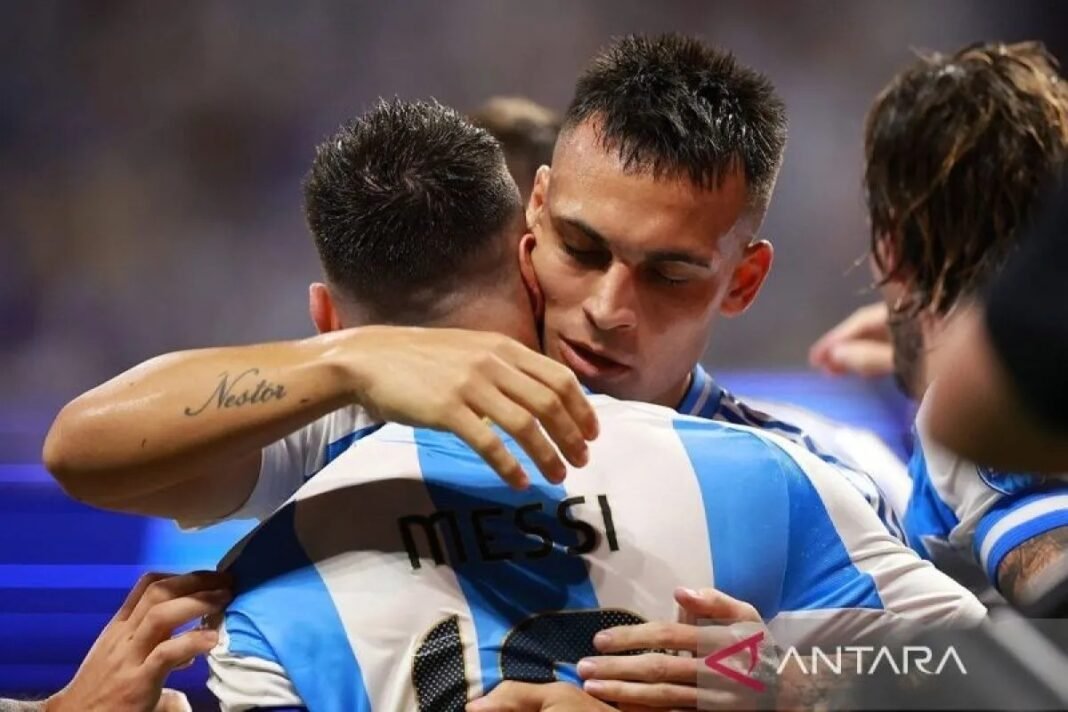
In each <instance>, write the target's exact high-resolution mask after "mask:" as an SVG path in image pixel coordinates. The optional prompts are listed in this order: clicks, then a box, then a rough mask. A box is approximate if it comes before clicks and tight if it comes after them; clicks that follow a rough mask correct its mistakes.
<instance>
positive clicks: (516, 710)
mask: <svg viewBox="0 0 1068 712" xmlns="http://www.w3.org/2000/svg"><path fill="white" fill-rule="evenodd" d="M539 693H540V686H538V685H531V684H528V683H525V682H512V681H507V680H506V681H505V682H502V683H501V684H499V685H497V687H495V688H493V691H492V692H490V693H489V694H488V695H486V696H485V697H479V698H478V699H477V700H473V701H471V702H468V703H467V707H465V708H464V710H465V712H523V711H524V710H535V711H537V710H540V709H541V703H542V699H541V695H540V694H539Z"/></svg>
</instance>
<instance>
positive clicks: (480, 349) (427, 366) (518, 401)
mask: <svg viewBox="0 0 1068 712" xmlns="http://www.w3.org/2000/svg"><path fill="white" fill-rule="evenodd" d="M338 338H339V347H340V348H346V349H348V350H350V351H351V357H349V358H350V359H351V364H352V365H351V369H352V373H353V376H354V378H355V381H356V393H357V394H358V395H357V398H358V400H359V402H360V403H361V405H363V406H364V407H365V408H367V409H368V410H369V411H370V412H371V413H372V414H374V415H375V416H377V417H379V418H381V419H383V420H389V421H394V422H399V423H405V424H407V425H414V426H418V427H428V428H435V429H438V430H448V431H451V432H453V433H455V434H456V435H458V436H459V437H460V438H461V439H462V440H463V441H464V442H466V443H467V444H468V445H470V446H471V448H472V449H474V450H475V452H477V453H478V454H479V455H481V456H482V458H483V459H484V460H485V461H486V462H487V463H489V465H490V466H491V467H492V468H493V469H494V470H496V471H497V474H498V475H500V477H501V478H502V479H503V480H504V481H505V482H507V483H508V484H510V485H512V486H514V487H518V488H524V487H526V486H527V485H529V483H530V480H529V477H528V476H527V474H526V473H525V472H524V471H523V469H522V467H521V466H520V465H519V462H518V460H516V458H515V457H514V456H513V455H512V454H511V453H510V452H509V451H508V449H507V447H506V446H505V445H504V443H503V442H502V440H501V438H500V437H499V436H498V435H497V434H496V433H495V432H494V431H493V429H492V428H491V427H490V424H489V423H488V422H487V420H488V421H490V422H492V423H496V424H497V425H499V426H500V427H501V428H503V429H504V430H505V431H506V432H508V433H509V434H511V435H512V437H514V438H515V439H516V441H517V442H518V443H519V444H520V445H521V446H522V447H523V449H524V450H525V451H526V452H527V454H528V455H530V457H531V459H532V460H533V461H534V464H535V465H537V467H538V469H539V470H541V472H542V473H543V474H544V475H545V477H546V478H547V479H548V480H549V481H550V482H553V483H559V482H560V481H562V480H563V479H564V476H565V475H566V473H567V470H566V467H565V465H564V463H563V461H562V460H561V459H560V455H559V454H558V453H557V451H556V449H555V448H554V447H553V445H552V443H550V442H549V438H551V439H552V442H554V443H556V445H557V446H558V447H559V448H560V452H561V453H563V456H564V457H565V458H567V460H568V462H570V463H571V464H572V465H574V466H576V467H582V466H583V465H585V464H586V461H587V458H588V456H589V455H588V450H587V446H586V441H587V440H592V439H594V438H595V437H597V427H598V426H597V416H596V414H595V413H594V411H593V408H592V407H591V406H590V404H589V402H588V401H587V400H586V397H585V395H584V394H583V393H582V388H581V387H580V386H579V383H578V380H577V379H576V378H575V375H574V374H573V373H571V371H570V370H569V369H568V368H567V367H566V366H563V365H561V364H559V363H556V362H555V361H553V360H552V359H549V358H547V357H545V356H543V355H541V354H539V353H537V352H535V351H531V350H530V349H528V348H526V347H525V346H523V345H521V344H519V343H518V342H517V341H515V340H513V339H510V338H508V337H506V336H502V335H500V334H494V333H491V332H482V331H462V330H457V329H417V328H406V327H369V328H366V329H358V330H352V331H350V332H347V333H346V332H339V336H338ZM346 339H347V340H346ZM342 358H345V356H344V355H342ZM539 424H540V425H541V426H542V427H544V429H545V432H542V429H541V428H539V427H538V426H539ZM546 433H547V434H548V438H547V437H546Z"/></svg>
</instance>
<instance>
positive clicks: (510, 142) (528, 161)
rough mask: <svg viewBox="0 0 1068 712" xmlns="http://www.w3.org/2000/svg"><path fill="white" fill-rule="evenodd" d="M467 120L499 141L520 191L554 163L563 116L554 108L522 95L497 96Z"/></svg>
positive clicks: (472, 113) (469, 115) (473, 112)
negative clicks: (544, 167) (541, 168)
mask: <svg viewBox="0 0 1068 712" xmlns="http://www.w3.org/2000/svg"><path fill="white" fill-rule="evenodd" d="M468 117H469V118H470V119H471V123H473V124H474V125H475V126H480V127H482V128H484V129H486V130H487V131H489V132H490V133H491V134H493V137H494V138H495V139H497V140H498V141H500V143H501V148H503V149H504V158H505V161H507V163H508V170H509V171H511V173H512V177H513V178H514V179H515V182H516V183H518V184H519V185H520V187H521V188H522V186H529V185H531V184H532V183H533V182H534V172H535V171H537V170H538V167H539V166H547V165H549V164H550V163H552V159H553V147H554V146H555V145H556V136H557V134H558V133H560V116H559V115H558V114H557V113H556V112H555V111H553V110H552V109H548V108H546V107H544V106H541V105H540V104H537V103H535V102H533V101H531V100H530V99H527V98H525V97H521V96H494V97H491V98H489V99H487V100H486V102H485V103H484V104H482V105H481V106H480V107H478V108H477V109H475V110H474V111H472V112H471V113H470V114H468Z"/></svg>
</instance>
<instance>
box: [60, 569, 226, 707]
mask: <svg viewBox="0 0 1068 712" xmlns="http://www.w3.org/2000/svg"><path fill="white" fill-rule="evenodd" d="M229 586H230V578H229V576H227V575H226V574H221V573H216V572H214V571H198V572H195V573H191V574H185V575H183V576H173V575H168V574H146V575H145V576H142V577H141V580H140V581H138V582H137V585H136V586H134V588H133V590H132V591H131V592H130V594H129V595H128V596H127V597H126V601H125V603H123V604H122V607H121V608H119V611H118V613H116V614H115V617H114V618H112V619H111V622H110V623H108V625H107V626H106V627H105V628H104V631H103V632H102V633H101V634H100V637H99V638H97V639H96V642H95V643H94V644H93V647H92V648H91V649H90V650H89V654H88V655H86V657H85V660H84V661H83V662H82V665H81V667H79V668H78V672H77V673H76V674H75V675H74V679H73V680H71V682H70V684H69V685H67V686H66V687H65V688H64V689H63V690H61V691H59V692H57V693H56V694H55V695H53V696H52V697H50V698H49V699H48V700H47V701H46V702H45V709H46V710H47V712H178V711H179V710H183V709H188V702H187V701H185V696H184V695H181V694H180V693H174V692H173V691H168V694H166V695H162V693H163V681H164V680H165V679H166V677H167V675H168V674H169V673H170V672H171V671H172V670H175V669H176V668H179V667H183V666H185V665H187V664H190V663H192V661H193V658H195V657H196V656H197V655H202V654H204V653H206V652H208V651H209V650H211V649H212V648H213V647H214V646H215V644H216V643H217V642H218V638H219V636H218V633H216V632H215V631H213V630H201V629H197V630H190V631H186V632H185V633H182V634H181V635H179V636H176V637H174V638H172V637H171V635H172V634H173V632H174V629H175V628H177V627H179V626H181V625H182V624H184V623H188V622H189V621H193V620H196V619H198V618H200V617H202V616H205V615H209V614H212V613H217V612H219V611H221V610H222V609H223V608H224V607H225V606H226V604H227V603H229V602H230V599H231V594H230V591H229ZM183 704H184V706H183Z"/></svg>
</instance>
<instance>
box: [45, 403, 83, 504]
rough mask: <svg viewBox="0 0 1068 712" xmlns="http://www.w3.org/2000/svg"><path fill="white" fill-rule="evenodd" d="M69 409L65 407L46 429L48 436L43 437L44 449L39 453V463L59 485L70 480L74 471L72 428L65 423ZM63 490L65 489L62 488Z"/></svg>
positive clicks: (74, 458)
mask: <svg viewBox="0 0 1068 712" xmlns="http://www.w3.org/2000/svg"><path fill="white" fill-rule="evenodd" d="M69 407H70V406H67V407H65V408H64V409H63V410H61V411H60V413H59V415H57V416H56V420H55V422H53V423H52V427H51V428H49V429H48V435H47V436H45V441H44V447H43V448H42V451H41V462H42V463H43V464H44V467H45V469H46V470H48V472H49V473H51V475H52V477H54V478H56V481H57V482H59V483H60V485H63V484H64V483H65V482H66V481H67V480H69V479H71V475H72V473H73V472H74V471H75V470H76V467H75V463H76V462H77V457H76V455H75V453H74V447H73V442H72V441H73V439H74V438H73V434H72V433H71V430H72V428H70V427H69V425H68V422H67V421H68V420H69V419H70V418H68V417H67V415H66V413H67V409H68V408H69ZM64 489H66V488H65V487H64Z"/></svg>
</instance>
